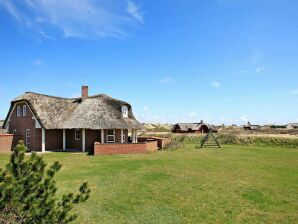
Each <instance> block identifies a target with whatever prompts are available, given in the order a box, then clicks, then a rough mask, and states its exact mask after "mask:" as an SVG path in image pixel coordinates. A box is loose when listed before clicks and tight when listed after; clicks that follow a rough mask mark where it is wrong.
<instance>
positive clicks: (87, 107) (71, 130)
mask: <svg viewBox="0 0 298 224" xmlns="http://www.w3.org/2000/svg"><path fill="white" fill-rule="evenodd" d="M3 127H4V128H5V129H7V130H8V133H10V134H15V135H18V136H20V138H21V139H22V140H24V143H25V144H26V146H27V147H28V148H29V149H31V150H35V151H42V152H44V151H45V150H57V149H63V150H66V149H74V150H80V151H83V152H85V151H92V150H93V147H94V144H95V142H98V143H100V144H102V145H104V146H105V145H107V144H109V146H105V147H109V150H110V148H111V149H114V148H117V147H118V148H121V149H122V148H124V147H126V148H129V149H131V148H132V147H133V146H132V144H131V143H137V141H138V138H137V130H140V129H142V125H141V124H140V123H139V122H138V121H137V120H136V119H135V117H134V115H133V112H132V107H131V105H130V104H129V103H127V102H124V101H121V100H117V99H114V98H112V97H109V96H107V95H104V94H99V95H94V96H89V95H88V86H83V87H82V96H81V97H78V98H62V97H56V96H48V95H44V94H39V93H33V92H26V93H25V94H23V95H21V96H19V97H17V98H15V99H14V100H13V101H12V102H11V106H10V109H9V112H8V114H7V117H6V119H5V121H4V123H3ZM129 131H130V132H131V133H132V137H131V138H128V132H129ZM120 144H121V145H120ZM124 145H125V146H124ZM134 145H135V147H139V146H138V145H137V144H134ZM141 146H142V145H141ZM98 147H99V146H98ZM132 150H133V149H132ZM136 150H137V149H136Z"/></svg>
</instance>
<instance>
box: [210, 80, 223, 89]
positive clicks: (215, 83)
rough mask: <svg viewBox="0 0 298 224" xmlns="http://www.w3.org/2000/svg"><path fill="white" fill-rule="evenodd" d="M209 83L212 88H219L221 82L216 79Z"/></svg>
mask: <svg viewBox="0 0 298 224" xmlns="http://www.w3.org/2000/svg"><path fill="white" fill-rule="evenodd" d="M209 85H210V86H212V87H214V88H219V87H220V86H221V84H220V83H219V82H217V81H213V82H210V83H209Z"/></svg>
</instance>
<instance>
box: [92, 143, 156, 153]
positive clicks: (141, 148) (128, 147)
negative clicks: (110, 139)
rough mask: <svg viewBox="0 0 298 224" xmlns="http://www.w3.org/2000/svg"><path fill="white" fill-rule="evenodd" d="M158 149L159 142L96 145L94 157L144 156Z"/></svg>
mask: <svg viewBox="0 0 298 224" xmlns="http://www.w3.org/2000/svg"><path fill="white" fill-rule="evenodd" d="M157 149H158V147H157V141H152V142H146V143H145V142H143V143H133V144H132V143H124V144H121V143H120V144H119V143H109V144H100V143H98V142H96V143H94V155H106V154H142V153H147V152H153V151H156V150H157Z"/></svg>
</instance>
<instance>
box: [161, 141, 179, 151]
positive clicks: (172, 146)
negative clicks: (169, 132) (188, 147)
mask: <svg viewBox="0 0 298 224" xmlns="http://www.w3.org/2000/svg"><path fill="white" fill-rule="evenodd" d="M183 147H184V143H183V142H179V141H177V140H172V141H171V142H170V143H169V144H167V145H166V146H165V147H164V148H163V149H164V150H176V149H181V148H183Z"/></svg>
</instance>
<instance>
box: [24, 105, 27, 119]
mask: <svg viewBox="0 0 298 224" xmlns="http://www.w3.org/2000/svg"><path fill="white" fill-rule="evenodd" d="M26 115H27V106H26V105H23V117H26Z"/></svg>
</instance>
